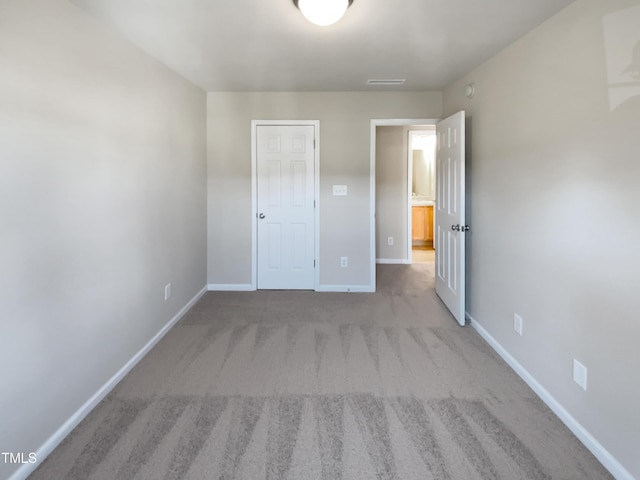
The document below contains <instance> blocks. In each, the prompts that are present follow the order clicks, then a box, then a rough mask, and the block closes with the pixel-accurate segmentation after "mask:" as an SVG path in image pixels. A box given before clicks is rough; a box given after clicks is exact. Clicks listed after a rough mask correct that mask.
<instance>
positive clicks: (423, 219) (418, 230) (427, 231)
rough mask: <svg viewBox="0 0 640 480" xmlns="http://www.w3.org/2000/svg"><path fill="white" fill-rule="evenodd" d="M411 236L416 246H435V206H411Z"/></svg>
mask: <svg viewBox="0 0 640 480" xmlns="http://www.w3.org/2000/svg"><path fill="white" fill-rule="evenodd" d="M411 234H412V235H411V236H412V240H413V242H412V243H413V244H414V245H416V246H418V245H419V246H426V247H432V246H433V207H432V206H415V207H411Z"/></svg>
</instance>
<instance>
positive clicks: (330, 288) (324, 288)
mask: <svg viewBox="0 0 640 480" xmlns="http://www.w3.org/2000/svg"><path fill="white" fill-rule="evenodd" d="M375 291H376V289H375V287H373V286H372V285H320V286H318V288H317V290H316V292H350V293H372V292H375Z"/></svg>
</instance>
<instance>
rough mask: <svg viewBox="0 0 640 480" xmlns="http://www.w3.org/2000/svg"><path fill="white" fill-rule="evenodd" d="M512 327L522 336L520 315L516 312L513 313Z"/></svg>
mask: <svg viewBox="0 0 640 480" xmlns="http://www.w3.org/2000/svg"><path fill="white" fill-rule="evenodd" d="M513 329H514V330H515V331H516V333H517V334H518V335H520V336H522V317H521V316H520V315H518V314H517V313H514V314H513Z"/></svg>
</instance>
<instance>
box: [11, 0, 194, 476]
mask: <svg viewBox="0 0 640 480" xmlns="http://www.w3.org/2000/svg"><path fill="white" fill-rule="evenodd" d="M0 59H1V61H0V230H1V232H2V233H1V236H0V312H1V314H0V327H1V328H0V330H1V333H0V365H2V382H0V399H1V405H2V413H1V415H2V419H1V420H0V451H2V452H32V451H35V450H36V449H38V448H39V447H40V446H41V445H42V444H43V442H45V440H47V439H48V438H49V437H50V436H51V435H52V434H54V432H55V431H56V430H57V429H58V428H59V427H61V426H62V424H63V422H65V421H66V420H67V419H69V418H70V417H71V416H72V415H73V414H74V413H75V412H76V411H77V410H78V409H79V408H80V407H81V406H82V405H83V404H84V403H85V402H86V401H87V400H88V399H89V398H90V397H91V396H92V395H94V394H95V393H96V392H97V391H98V389H99V388H100V387H102V386H103V385H104V384H105V382H107V380H108V379H109V378H111V377H112V376H113V375H114V374H115V373H116V372H117V371H118V370H119V369H120V368H121V367H123V366H124V365H125V363H126V362H127V361H129V360H130V359H131V358H132V357H133V355H134V354H135V353H136V352H138V351H139V350H140V349H141V348H142V347H143V346H144V345H145V344H146V343H147V342H148V341H149V340H150V339H151V338H152V337H153V336H154V335H155V334H156V333H158V332H159V331H160V329H161V328H162V327H163V326H164V325H165V324H167V322H168V321H169V320H170V319H171V318H172V317H174V316H175V315H176V313H177V312H178V311H179V310H180V309H181V308H182V307H183V306H185V305H186V304H187V303H188V301H189V300H190V299H192V298H193V297H194V296H195V295H196V294H197V293H198V292H199V291H200V290H201V289H202V288H203V287H204V286H205V282H206V278H205V262H206V210H205V209H206V129H205V122H206V97H205V94H204V92H202V91H201V90H200V89H198V88H196V87H194V86H192V85H191V84H190V83H187V82H186V81H185V80H183V79H182V78H180V77H179V76H177V75H176V74H174V73H172V72H171V71H169V70H168V69H167V68H166V67H164V66H161V65H160V64H159V63H157V62H156V61H154V60H152V59H151V58H150V57H148V56H147V55H145V54H143V53H142V52H141V51H140V50H138V49H137V48H134V47H132V46H130V45H128V44H127V43H126V42H125V41H124V40H122V39H121V38H119V37H117V36H115V35H113V34H111V33H110V32H108V31H106V30H105V29H104V28H103V27H101V26H100V25H99V24H97V23H96V22H94V21H93V20H91V19H89V18H88V17H87V16H86V15H85V14H84V13H81V12H80V11H79V10H78V9H77V8H76V7H74V6H73V5H71V4H70V3H68V2H66V1H64V0H4V1H2V2H1V3H0ZM169 282H171V283H172V285H173V293H172V296H171V298H170V299H169V301H167V302H165V301H164V297H163V294H164V285H165V284H166V283H169ZM13 469H14V466H12V465H8V464H5V463H4V462H0V478H7V477H8V476H9V475H10V474H11V472H12V470H13Z"/></svg>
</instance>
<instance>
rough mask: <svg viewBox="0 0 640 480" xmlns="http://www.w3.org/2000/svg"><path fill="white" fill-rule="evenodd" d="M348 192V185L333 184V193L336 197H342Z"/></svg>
mask: <svg viewBox="0 0 640 480" xmlns="http://www.w3.org/2000/svg"><path fill="white" fill-rule="evenodd" d="M346 194H347V186H346V185H334V186H333V195H334V196H336V197H342V196H345V195H346Z"/></svg>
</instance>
